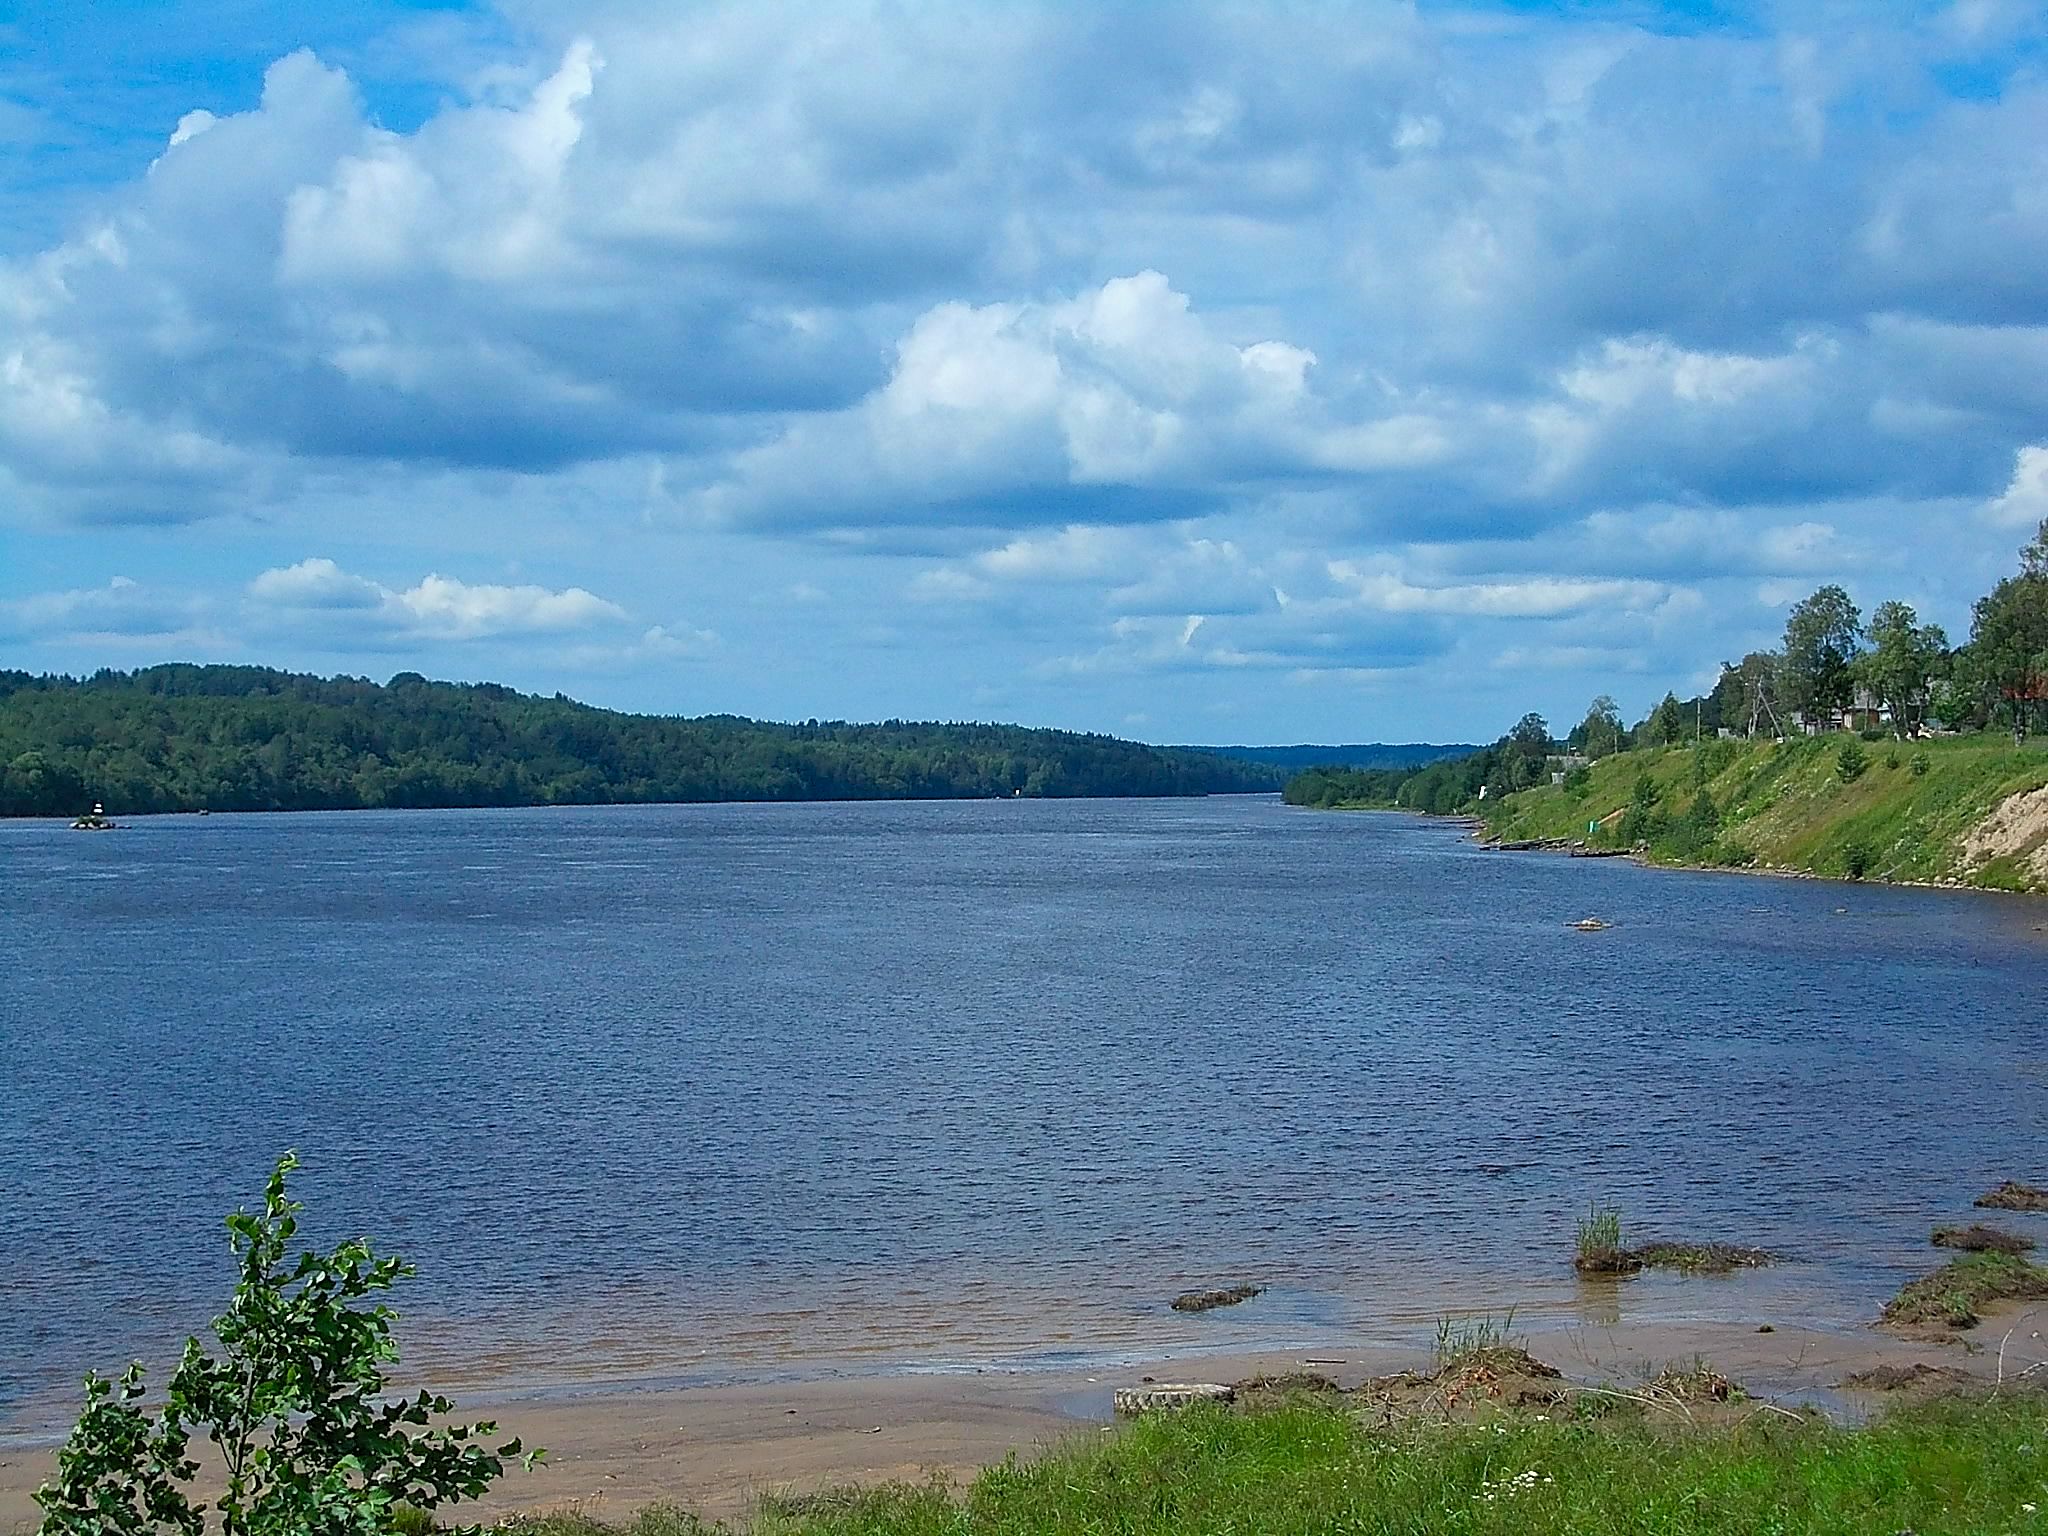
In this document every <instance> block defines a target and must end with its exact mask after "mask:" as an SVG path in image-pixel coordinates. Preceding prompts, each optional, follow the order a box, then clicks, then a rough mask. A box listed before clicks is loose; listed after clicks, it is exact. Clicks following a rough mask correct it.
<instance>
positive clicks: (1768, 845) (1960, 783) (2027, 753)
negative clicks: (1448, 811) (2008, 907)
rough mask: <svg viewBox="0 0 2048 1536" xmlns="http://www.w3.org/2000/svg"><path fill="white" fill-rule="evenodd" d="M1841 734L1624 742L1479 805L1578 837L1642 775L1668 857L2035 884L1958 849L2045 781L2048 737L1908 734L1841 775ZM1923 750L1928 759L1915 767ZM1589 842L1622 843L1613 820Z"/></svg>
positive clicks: (2008, 865) (1496, 823) (2022, 870)
mask: <svg viewBox="0 0 2048 1536" xmlns="http://www.w3.org/2000/svg"><path fill="white" fill-rule="evenodd" d="M1844 745H1845V738H1843V737H1841V736H1834V737H1826V736H1819V737H1802V738H1798V739H1795V740H1792V741H1788V742H1786V743H1785V744H1784V745H1782V746H1781V745H1779V744H1778V743H1776V742H1773V741H1754V742H1746V741H1707V742H1702V743H1699V744H1697V745H1691V744H1688V745H1682V746H1673V747H1658V748H1652V749H1649V750H1645V751H1638V752H1623V753H1619V754H1617V755H1615V756H1613V757H1607V758H1602V759H1601V760H1600V761H1599V762H1597V763H1594V764H1593V765H1592V768H1591V770H1590V771H1589V772H1588V773H1587V774H1586V776H1585V778H1584V780H1583V781H1582V782H1581V783H1580V784H1579V785H1578V787H1577V788H1576V789H1571V788H1566V787H1564V786H1560V785H1544V786H1542V787H1540V788H1537V789H1531V790H1524V791H1523V792H1522V793H1520V794H1518V795H1510V796H1507V797H1506V798H1504V799H1502V800H1499V801H1496V802H1490V803H1488V804H1487V805H1485V806H1483V807H1482V808H1481V809H1482V814H1483V815H1485V817H1486V820H1487V830H1488V831H1489V832H1490V833H1491V834H1493V835H1494V836H1496V837H1501V838H1506V839H1522V838H1546V837H1564V838H1587V824H1588V823H1589V822H1594V821H1598V820H1600V819H1601V818H1603V817H1605V816H1607V815H1608V814H1609V813H1610V812H1614V811H1617V810H1621V809H1623V808H1625V807H1627V806H1628V805H1629V804H1630V803H1631V798H1632V796H1633V794H1634V791H1635V788H1636V784H1637V781H1638V780H1639V779H1644V778H1647V779H1648V780H1649V781H1650V783H1651V785H1652V786H1654V788H1655V790H1656V792H1657V802H1656V806H1655V811H1656V813H1657V814H1658V815H1660V816H1662V817H1663V818H1666V819H1667V820H1668V821H1669V822H1670V827H1669V830H1667V831H1664V832H1661V833H1660V834H1659V835H1657V836H1654V837H1652V838H1651V839H1650V843H1651V851H1652V855H1653V857H1660V858H1662V859H1664V860H1665V861H1667V862H1672V863H1688V864H1736V865H1740V864H1749V863H1756V864H1760V865H1765V866H1770V867H1776V868H1782V869H1792V870H1802V871H1807V872H1810V873H1813V874H1820V875H1832V876H1838V877H1841V876H1849V875H1852V874H1858V875H1860V876H1862V877H1867V878H1870V879H1876V880H1941V879H1953V878H1963V879H1965V880H1967V882H1968V883H1970V884H1972V885H1979V886H1984V887H1988V888H1995V889H2002V890H2022V889H2029V888H2035V889H2038V888H2040V886H2041V881H2040V880H2039V878H2038V877H2037V876H2034V875H2032V874H2030V873H2029V872H2028V870H2027V869H2026V867H2025V864H2026V860H2025V858H2024V856H2022V857H2017V858H2015V857H2006V858H2000V859H1996V860H1993V861H1991V862H1990V863H1989V864H1987V865H1985V866H1983V867H1981V868H1978V869H1975V870H1966V869H1964V868H1963V867H1962V864H1961V851H1962V843H1963V839H1964V837H1965V835H1966V834H1967V833H1968V832H1969V830H1970V829H1971V828H1972V827H1974V826H1975V825H1976V824H1977V823H1978V822H1980V821H1982V820H1983V819H1984V817H1985V816H1987V815H1988V814H1989V813H1990V812H1991V811H1992V810H1993V809H1994V808H1996V807H1997V806H1998V804H1999V803H2000V802H2001V801H2003V800H2004V799H2005V798H2006V797H2007V796H2009V795H2012V794H2014V793H2016V792H2018V791H2021V790H2030V789H2038V788H2039V787H2041V786H2042V785H2043V784H2048V741H2030V742H2029V743H2028V744H2027V745H2025V746H2023V747H2015V746H2014V745H2013V743H2012V740H2011V738H2010V737H2005V736H1991V735H1987V736H1968V737H1944V738H1941V739H1938V740H1934V741H1925V742H1915V743H1913V744H1912V752H1911V754H1910V755H1902V754H1899V753H1894V752H1891V751H1888V750H1872V751H1871V752H1869V753H1868V754H1867V762H1866V766H1865V767H1864V769H1863V770H1862V771H1860V772H1858V773H1856V774H1855V775H1854V776H1853V778H1851V779H1848V780H1846V781H1845V780H1844V778H1843V776H1842V773H1841V767H1840V761H1841V752H1842V748H1843V746H1844ZM1894 760H1896V761H1897V763H1898V766H1896V767H1894V766H1892V763H1893V762H1894ZM1921 761H1924V762H1925V764H1926V771H1925V772H1919V771H1916V768H1915V764H1916V763H1917V762H1921ZM1702 790H1704V791H1705V793H1706V795H1707V796H1708V798H1709V799H1710V800H1711V802H1712V804H1713V807H1714V810H1715V813H1716V816H1717V818H1718V825H1717V826H1715V827H1713V828H1712V831H1711V837H1706V838H1704V840H1703V834H1701V833H1700V832H1699V831H1698V830H1697V829H1696V828H1695V827H1693V826H1691V825H1690V824H1689V823H1688V821H1687V813H1688V810H1689V808H1690V807H1692V805H1693V804H1694V802H1695V800H1696V799H1697V797H1698V796H1699V794H1700V793H1701V791H1702ZM1588 841H1590V842H1593V843H1595V844H1605V845H1608V846H1619V845H1620V843H1621V836H1620V832H1619V823H1618V822H1617V823H1614V824H1611V825H1610V826H1609V827H1608V828H1607V829H1605V830H1603V831H1602V832H1600V833H1598V834H1595V835H1594V836H1592V837H1591V838H1588Z"/></svg>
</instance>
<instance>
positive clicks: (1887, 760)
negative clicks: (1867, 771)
mask: <svg viewBox="0 0 2048 1536" xmlns="http://www.w3.org/2000/svg"><path fill="white" fill-rule="evenodd" d="M1884 765H1885V767H1887V768H1889V769H1891V770H1892V772H1894V773H1897V772H1898V771H1899V749H1898V748H1897V747H1893V748H1892V749H1891V751H1889V752H1887V753H1885V755H1884Z"/></svg>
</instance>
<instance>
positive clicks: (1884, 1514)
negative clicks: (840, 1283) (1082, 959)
mask: <svg viewBox="0 0 2048 1536" xmlns="http://www.w3.org/2000/svg"><path fill="white" fill-rule="evenodd" d="M2029 1504H2031V1505H2034V1506H2036V1508H2037V1509H2048V1405H2044V1403H2043V1401H2042V1400H2041V1399H2040V1398H2038V1397H2026V1396H2021V1397H2008V1398H2005V1399H2001V1400H1997V1401H1993V1402H1989V1403H1977V1404H1956V1403H1949V1404H1933V1405H1929V1406H1927V1407H1925V1408H1922V1409H1918V1410H1915V1411H1912V1412H1910V1413H1905V1414H1901V1415H1899V1416H1895V1417H1892V1418H1888V1419H1886V1420H1884V1421H1883V1422H1880V1423H1878V1424H1876V1425H1873V1426H1870V1427H1866V1428H1860V1429H1841V1428H1831V1427H1829V1426H1827V1425H1825V1424H1820V1423H1815V1422H1810V1421H1799V1422H1794V1421H1790V1420H1787V1419H1785V1418H1783V1417H1780V1416H1779V1415H1777V1414H1774V1413H1771V1412H1768V1411H1766V1410H1764V1409H1761V1408H1758V1409H1755V1410H1753V1411H1751V1412H1750V1413H1749V1416H1748V1417H1746V1418H1742V1419H1741V1420H1740V1422H1739V1423H1738V1424H1737V1425H1736V1426H1735V1427H1732V1428H1727V1429H1715V1430H1705V1429H1686V1430H1673V1429H1670V1428H1660V1427H1658V1425H1657V1423H1655V1422H1653V1421H1650V1420H1632V1419H1621V1420H1617V1419H1614V1418H1608V1419H1605V1420H1603V1421H1601V1422H1600V1423H1598V1424H1589V1423H1581V1422H1575V1421H1570V1420H1567V1419H1563V1418H1558V1419H1549V1420H1546V1419H1540V1418H1529V1417H1525V1418H1521V1419H1514V1420H1509V1419H1503V1420H1500V1421H1497V1422H1494V1423H1487V1424H1479V1425H1468V1426H1464V1427H1454V1428H1434V1429H1426V1430H1425V1429H1419V1428H1413V1427H1411V1428H1407V1429H1401V1430H1391V1431H1390V1430H1384V1429H1376V1428H1373V1427H1371V1426H1369V1425H1367V1424H1365V1423H1362V1422H1360V1421H1359V1420H1358V1419H1357V1418H1355V1417H1354V1416H1353V1415H1351V1414H1350V1413H1348V1412H1346V1411H1345V1409H1344V1408H1343V1407H1341V1406H1338V1405H1333V1404H1316V1403H1313V1402H1306V1401H1294V1402H1290V1403H1288V1404H1285V1405H1283V1406H1280V1407H1276V1408H1272V1409H1269V1410H1266V1411H1262V1412H1259V1413H1255V1414H1245V1413H1233V1412H1231V1411H1230V1410H1228V1409H1220V1408H1219V1409H1209V1408H1201V1409H1191V1410H1187V1411H1185V1412H1181V1413H1174V1414H1156V1415H1150V1416H1148V1417H1146V1418H1144V1419H1142V1420H1140V1421H1138V1422H1137V1423H1135V1424H1133V1425H1131V1426H1130V1427H1129V1428H1127V1429H1124V1430H1122V1431H1120V1432H1119V1433H1117V1434H1116V1435H1114V1436H1105V1437H1100V1438H1099V1439H1097V1440H1094V1441H1090V1442H1088V1443H1085V1444H1078V1445H1075V1446H1072V1447H1069V1448H1068V1449H1065V1450H1061V1451H1058V1452H1055V1453H1054V1454H1052V1455H1049V1456H1047V1457H1045V1458H1043V1459H1041V1460H1036V1461H1029V1462H1025V1461H1018V1460H1012V1461H1010V1462H1007V1463H1005V1464H1003V1465H1001V1466H997V1467H993V1468H991V1469H989V1470H988V1471H986V1472H984V1473H983V1474H982V1475H981V1476H980V1477H979V1478H977V1479H976V1480H975V1481H974V1483H973V1484H972V1485H971V1486H970V1487H969V1488H967V1489H966V1490H965V1491H964V1492H963V1493H960V1494H954V1493H953V1492H951V1491H949V1490H947V1489H945V1488H943V1487H940V1486H937V1485H930V1486H911V1487H893V1488H883V1489H879V1490H874V1491H870V1492H865V1493H849V1494H838V1495H828V1496H825V1497H821V1498H811V1499H802V1500H794V1501H782V1502H771V1503H769V1504H766V1505H764V1506H763V1507H762V1508H761V1509H760V1510H759V1511H758V1513H757V1514H756V1515H755V1516H754V1518H753V1519H752V1520H751V1521H750V1522H749V1523H747V1524H746V1525H744V1526H741V1527H738V1528H737V1529H742V1530H747V1531H750V1532H753V1533H756V1536H967V1533H976V1536H1010V1533H1015V1536H1025V1533H1032V1536H1037V1533H1054V1532H1062V1533H1064V1532H1071V1533H1075V1536H1080V1533H1104V1536H1107V1533H1123V1536H1210V1533H1213V1536H1224V1533H1231V1536H1254V1533H1274V1536H1281V1533H1285V1536H1310V1533H1321V1532H1356V1533H1385V1536H1393V1533H1397V1532H1398V1533H1417V1536H1420V1533H1425V1532H1445V1533H1460V1536H1529V1533H1550V1532H1575V1533H1579V1536H1621V1533H1624V1532H1626V1533H1633V1536H1722V1533H1726V1536H1736V1533H1740V1536H1823V1533H1825V1536H1896V1533H1898V1532H1901V1531H1908V1530H1910V1531H1912V1532H1914V1533H1916V1536H1961V1533H1980V1532H1982V1533H1989V1532H2026V1531H2040V1530H2044V1529H2048V1521H2044V1520H2043V1519H2042V1517H2041V1516H2040V1515H2038V1514H2031V1513H2028V1512H2027V1511H2026V1509H2025V1506H2026V1505H2029ZM514 1529H516V1530H518V1531H520V1532H523V1533H525V1536H599V1533H604V1536H628V1533H630V1536H685V1533H696V1532H700V1531H703V1530H706V1529H709V1528H708V1527H705V1526H702V1525H699V1524H698V1523H696V1522H695V1521H693V1520H691V1519H690V1518H689V1517H688V1516H686V1515H682V1514H676V1513H665V1512H660V1511H656V1512H651V1513H647V1514H643V1515H641V1516H640V1517H638V1519H637V1520H632V1521H627V1522H624V1523H621V1524H618V1525H603V1524H599V1523H597V1522H593V1521H590V1520H587V1519H581V1518H575V1517H551V1518H546V1519H537V1520H529V1521H525V1522H522V1523H520V1524H519V1525H517V1526H516V1527H514Z"/></svg>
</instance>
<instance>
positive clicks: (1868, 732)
mask: <svg viewBox="0 0 2048 1536" xmlns="http://www.w3.org/2000/svg"><path fill="white" fill-rule="evenodd" d="M1856 734H1857V735H1858V736H1860V737H1862V738H1863V739H1864V740H1865V741H1883V740H1884V739H1885V737H1886V736H1888V735H1889V734H1891V733H1890V732H1888V731H1881V730H1879V729H1878V728H1877V727H1876V726H1870V727H1868V728H1866V729H1864V730H1860V731H1858V732H1857V733H1856Z"/></svg>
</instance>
